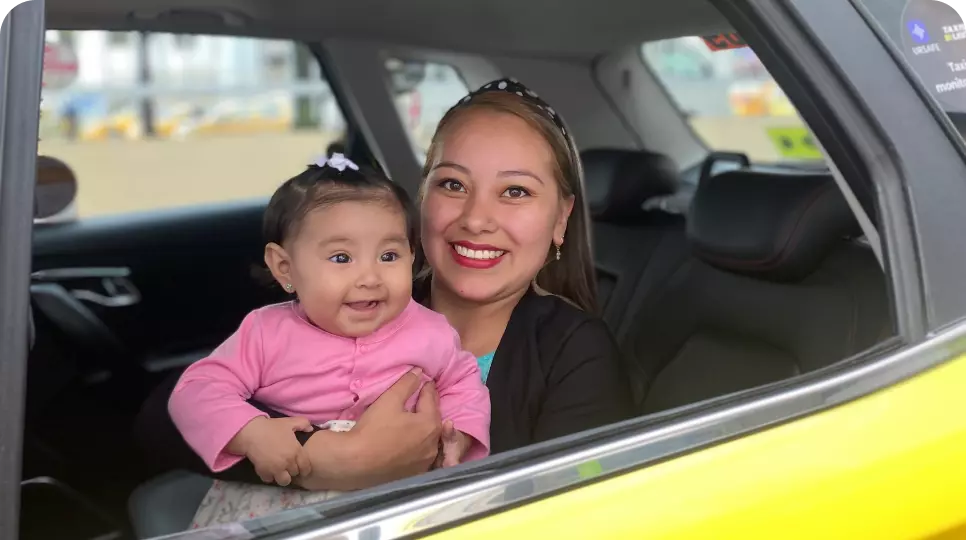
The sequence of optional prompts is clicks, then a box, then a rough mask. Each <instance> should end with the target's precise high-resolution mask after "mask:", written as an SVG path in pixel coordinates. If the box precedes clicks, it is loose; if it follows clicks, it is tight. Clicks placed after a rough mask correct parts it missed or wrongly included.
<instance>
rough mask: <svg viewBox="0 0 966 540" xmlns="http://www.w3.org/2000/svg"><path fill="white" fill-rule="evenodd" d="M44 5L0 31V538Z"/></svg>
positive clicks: (22, 344) (6, 525)
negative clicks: (0, 74) (1, 262)
mask: <svg viewBox="0 0 966 540" xmlns="http://www.w3.org/2000/svg"><path fill="white" fill-rule="evenodd" d="M44 7H45V6H44V0H28V1H27V2H24V3H22V4H20V5H17V6H16V7H14V8H13V10H12V11H11V12H10V13H8V14H7V15H6V17H5V19H4V21H3V26H2V28H0V73H2V74H3V79H2V80H3V82H2V84H3V88H2V89H0V261H3V264H2V266H0V538H17V537H18V536H19V519H20V477H21V461H22V452H23V448H22V445H23V429H24V407H25V397H26V379H27V351H28V333H29V323H28V321H29V319H30V316H29V309H30V303H29V288H28V285H29V283H30V266H31V257H30V253H31V243H32V240H31V230H32V227H33V217H34V216H33V214H34V184H35V182H36V176H37V134H38V129H39V114H38V111H39V110H40V86H41V79H42V65H43V54H44V30H45V28H44V27H45V11H44ZM14 51H16V53H14Z"/></svg>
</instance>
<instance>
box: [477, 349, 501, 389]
mask: <svg viewBox="0 0 966 540" xmlns="http://www.w3.org/2000/svg"><path fill="white" fill-rule="evenodd" d="M494 354H496V352H495V351H494V352H491V353H489V354H484V355H483V356H480V357H479V358H477V359H476V365H478V366H479V367H480V375H481V376H482V377H483V384H486V377H487V376H488V375H489V374H490V366H492V365H493V355H494Z"/></svg>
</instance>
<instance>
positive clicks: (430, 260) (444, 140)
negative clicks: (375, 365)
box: [148, 80, 632, 490]
mask: <svg viewBox="0 0 966 540" xmlns="http://www.w3.org/2000/svg"><path fill="white" fill-rule="evenodd" d="M420 207H421V214H422V223H421V233H422V240H421V243H422V248H423V252H424V253H423V255H424V256H425V260H426V262H427V264H428V265H427V269H426V270H425V271H424V272H423V273H422V274H421V277H420V279H419V282H418V283H417V286H416V287H415V288H414V290H415V291H416V294H415V296H416V298H417V300H419V301H421V302H423V303H424V304H425V305H427V306H429V307H430V308H432V309H433V310H435V311H437V312H439V313H442V314H443V315H444V316H446V318H447V320H448V321H449V322H450V324H451V325H452V326H453V327H454V328H456V330H457V331H458V332H459V335H460V338H461V341H462V345H463V347H464V348H465V349H467V350H469V351H471V352H472V353H474V354H475V355H476V356H477V357H478V359H479V363H480V368H481V372H482V374H483V377H484V380H485V382H486V384H487V387H488V388H489V390H490V395H491V402H492V418H491V424H490V425H491V427H490V431H491V450H492V452H493V453H497V452H502V451H507V450H512V449H515V448H520V447H522V446H526V445H529V444H533V443H536V442H540V441H544V440H547V439H552V438H556V437H561V436H564V435H568V434H571V433H575V432H578V431H582V430H585V429H589V428H593V427H598V426H601V425H605V424H608V423H612V422H617V421H620V420H623V419H625V418H627V417H628V416H629V415H630V414H631V411H632V408H631V403H630V397H629V390H628V387H627V385H626V383H625V379H626V378H625V377H624V376H623V374H622V372H621V368H620V365H621V364H620V360H619V354H618V351H617V347H616V345H615V343H614V340H613V338H612V336H611V335H610V333H609V331H608V330H607V328H606V327H605V325H604V323H603V322H602V321H601V320H600V319H598V318H596V317H595V316H594V315H593V313H595V312H596V309H597V306H596V286H595V283H596V282H595V276H594V267H593V261H592V257H591V252H590V242H589V230H588V229H589V227H588V213H587V209H586V202H585V200H584V188H583V185H582V172H581V168H580V161H579V155H578V153H577V151H576V148H575V145H574V143H573V140H572V139H571V137H570V135H569V133H568V131H567V129H566V126H565V125H564V123H563V121H562V119H561V118H560V117H559V115H557V114H556V112H555V111H554V110H553V109H552V108H551V107H550V106H548V105H547V104H546V103H544V102H543V101H542V100H540V99H539V98H538V97H537V96H536V94H535V93H533V92H531V91H530V90H528V89H527V88H525V87H524V86H523V85H521V84H519V83H518V82H516V81H513V80H500V81H494V82H492V83H489V84H487V85H485V86H483V87H482V88H480V89H479V90H477V91H476V92H474V93H472V94H470V95H468V96H467V97H465V98H464V99H463V100H462V101H460V103H458V104H457V105H456V106H455V107H453V108H452V109H451V110H450V111H449V112H447V114H446V115H445V116H444V117H443V119H442V121H441V122H440V124H439V127H438V128H437V131H436V134H435V135H434V138H433V141H432V144H431V145H430V148H429V151H428V155H427V160H426V165H425V168H424V170H423V184H422V186H421V188H420ZM417 386H418V382H417V380H416V377H415V376H412V375H407V376H405V377H403V379H401V380H400V381H399V382H398V383H397V384H396V386H395V387H393V389H392V390H390V391H389V392H387V393H386V394H384V395H383V396H382V397H381V398H380V399H379V400H378V401H377V402H376V403H375V404H374V405H373V406H371V407H370V408H369V409H368V410H367V411H366V413H365V414H363V415H362V417H361V418H360V419H359V421H358V422H357V424H356V426H355V427H354V428H353V430H352V431H350V432H347V433H334V432H330V431H317V432H315V433H313V434H310V435H309V434H304V436H303V434H300V437H301V440H303V444H304V445H305V448H306V450H307V453H308V455H309V457H310V459H311V461H312V473H311V475H310V476H308V477H300V478H298V479H297V483H298V484H299V485H301V486H302V487H305V488H307V489H333V490H350V489H360V488H365V487H370V486H373V485H377V484H379V483H383V482H387V481H391V480H396V479H400V478H405V477H408V476H412V475H415V474H419V473H422V472H425V471H426V470H428V468H429V467H430V466H431V465H432V463H433V461H434V460H435V458H436V455H437V450H438V442H439V436H440V418H439V411H438V407H437V402H436V394H435V389H434V388H433V387H432V385H427V386H426V387H424V390H423V391H422V393H421V395H420V399H419V402H418V405H417V410H416V411H414V412H406V411H404V410H403V406H402V404H403V403H404V402H405V400H406V399H407V398H408V397H409V396H411V395H412V394H413V392H415V391H416V388H417ZM162 396H163V394H162ZM165 397H166V396H165ZM157 401H158V400H157V399H154V400H153V402H154V406H153V408H152V410H153V411H154V413H149V414H148V417H149V418H150V417H151V416H154V417H155V418H153V419H150V420H151V423H152V424H154V426H157V425H158V423H157V422H156V420H157V416H158V415H159V413H160V411H162V410H164V409H163V407H159V406H158V403H157ZM148 429H150V430H152V431H155V430H153V429H152V428H148ZM169 432H170V430H169ZM152 438H153V439H154V440H155V442H153V443H152V444H151V447H153V452H155V453H156V452H157V448H159V447H160V448H167V449H169V450H168V451H169V452H171V450H170V449H171V448H172V445H174V446H177V450H178V451H180V452H182V455H186V454H187V452H185V448H184V445H183V444H174V443H175V441H174V440H170V439H172V438H171V437H167V438H168V439H169V440H165V441H163V442H160V441H158V436H157V431H155V434H154V437H152ZM189 452H190V451H189ZM199 464H200V462H199V461H198V460H192V461H191V465H192V466H190V467H189V468H192V469H195V470H198V471H199V472H206V470H205V468H204V467H203V466H200V465H199ZM178 465H179V466H181V467H186V466H188V462H187V460H186V459H181V460H180V463H178ZM220 476H221V477H223V478H226V479H234V480H240V479H241V480H247V481H251V482H258V481H259V480H258V477H257V476H256V475H255V474H254V471H253V470H252V468H251V466H250V464H247V462H242V463H241V464H239V465H238V466H236V467H235V468H233V469H230V470H229V471H227V472H226V473H222V474H221V475H220Z"/></svg>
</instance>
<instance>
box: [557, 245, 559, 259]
mask: <svg viewBox="0 0 966 540" xmlns="http://www.w3.org/2000/svg"><path fill="white" fill-rule="evenodd" d="M557 260H558V261H559V260H560V246H559V245H558V246H557Z"/></svg>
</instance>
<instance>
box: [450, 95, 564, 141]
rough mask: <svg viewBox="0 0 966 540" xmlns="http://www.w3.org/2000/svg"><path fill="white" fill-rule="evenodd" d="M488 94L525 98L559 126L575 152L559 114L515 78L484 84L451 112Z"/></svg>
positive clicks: (454, 106) (460, 101)
mask: <svg viewBox="0 0 966 540" xmlns="http://www.w3.org/2000/svg"><path fill="white" fill-rule="evenodd" d="M487 92H506V93H508V94H516V95H518V96H520V97H521V98H523V99H524V101H527V102H529V103H531V104H533V105H536V107H537V109H539V110H540V111H541V112H542V113H543V114H544V116H546V117H547V118H549V119H550V121H552V122H553V124H554V125H555V126H557V128H558V129H559V130H560V132H561V133H563V136H564V139H565V140H566V141H567V145H568V146H570V147H571V151H572V150H573V146H572V144H573V143H571V141H570V137H569V136H567V127H566V126H564V123H563V119H562V118H561V117H560V115H559V114H557V111H555V110H553V108H552V107H550V105H548V104H547V102H546V101H544V100H542V99H540V96H538V95H537V93H536V92H534V91H533V90H530V89H529V88H527V87H526V86H524V85H523V83H521V82H520V81H518V80H516V79H513V78H507V79H498V80H495V81H491V82H488V83H486V84H484V85H483V86H481V87H479V88H478V89H476V90H475V91H473V92H470V93H469V94H467V95H466V97H464V98H463V99H461V100H459V102H458V103H457V104H456V105H453V107H451V108H450V110H453V109H456V108H457V107H460V106H463V105H468V104H470V103H471V102H472V101H473V98H474V97H476V96H478V95H480V94H485V93H487Z"/></svg>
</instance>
